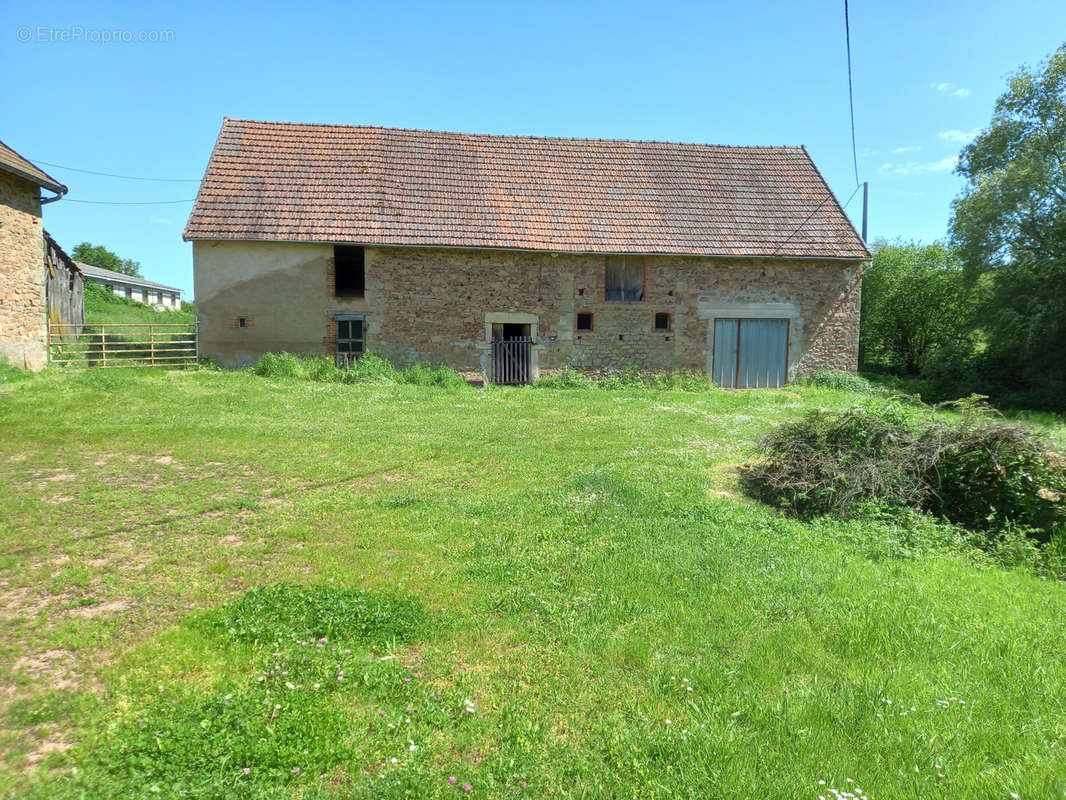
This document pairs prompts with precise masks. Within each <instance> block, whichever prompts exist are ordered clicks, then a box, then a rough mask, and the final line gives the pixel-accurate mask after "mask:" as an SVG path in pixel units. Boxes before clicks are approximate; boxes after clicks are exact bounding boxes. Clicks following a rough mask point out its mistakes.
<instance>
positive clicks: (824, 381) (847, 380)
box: [807, 369, 886, 394]
mask: <svg viewBox="0 0 1066 800" xmlns="http://www.w3.org/2000/svg"><path fill="white" fill-rule="evenodd" d="M807 384H808V385H809V386H819V387H821V388H824V389H839V390H841V391H845V392H852V393H853V394H885V393H886V392H885V390H884V389H883V388H882V387H880V386H877V385H876V384H873V383H871V382H870V381H868V380H867V379H866V378H864V377H862V376H861V375H852V374H851V373H850V372H838V371H837V370H831V369H820V370H818V371H816V372H814V373H813V374H812V375H811V376H810V377H809V378H808V379H807Z"/></svg>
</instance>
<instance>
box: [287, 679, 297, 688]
mask: <svg viewBox="0 0 1066 800" xmlns="http://www.w3.org/2000/svg"><path fill="white" fill-rule="evenodd" d="M285 688H286V689H295V688H296V684H295V683H293V682H292V681H285Z"/></svg>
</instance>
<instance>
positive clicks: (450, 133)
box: [223, 116, 805, 152]
mask: <svg viewBox="0 0 1066 800" xmlns="http://www.w3.org/2000/svg"><path fill="white" fill-rule="evenodd" d="M223 120H224V123H230V122H250V123H252V124H254V125H278V126H281V125H285V126H295V127H301V128H341V129H343V130H364V131H396V132H397V133H432V134H437V135H442V136H471V137H475V138H478V139H524V140H534V141H547V142H609V143H611V144H618V143H621V142H626V143H631V144H669V145H684V146H686V147H716V148H722V149H731V150H789V151H796V152H799V151H801V150H803V149H804V147H805V145H802V144H715V143H712V142H683V141H677V140H674V139H608V138H605V137H599V136H538V135H535V134H521V133H471V132H469V131H444V130H438V129H435V128H402V127H394V126H390V125H347V124H344V123H339V122H287V121H284V120H269V119H244V118H241V117H228V116H227V117H224V118H223Z"/></svg>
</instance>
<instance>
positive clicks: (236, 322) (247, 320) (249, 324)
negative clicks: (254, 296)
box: [229, 317, 255, 329]
mask: <svg viewBox="0 0 1066 800" xmlns="http://www.w3.org/2000/svg"><path fill="white" fill-rule="evenodd" d="M242 319H243V320H244V324H243V325H241V320H242ZM229 326H230V327H231V328H237V329H240V328H254V327H255V320H254V319H253V318H252V317H234V318H233V319H231V320H230V323H229Z"/></svg>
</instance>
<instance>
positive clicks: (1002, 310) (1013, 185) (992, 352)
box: [951, 45, 1066, 388]
mask: <svg viewBox="0 0 1066 800" xmlns="http://www.w3.org/2000/svg"><path fill="white" fill-rule="evenodd" d="M958 172H959V174H960V175H962V176H963V177H965V178H966V180H967V184H966V186H965V188H964V190H963V193H962V195H961V196H960V197H959V198H958V199H957V200H955V203H954V215H953V219H952V226H951V233H952V240H953V242H954V243H955V244H956V246H957V247H958V248H959V252H960V254H961V256H962V259H963V262H964V264H965V267H966V271H967V273H968V275H969V276H970V278H971V279H973V278H974V277H976V276H977V275H980V274H982V273H985V276H986V279H987V280H986V281H985V282H986V283H987V285H988V287H989V290H988V291H987V292H984V293H983V297H982V299H981V300H980V301H979V310H978V314H979V318H980V319H981V325H982V328H983V330H984V332H985V334H986V336H987V340H988V358H989V362H990V363H989V366H990V367H992V369H991V370H990V374H996V375H997V376H998V377H999V379H1000V380H1001V381H1003V382H1004V383H1006V384H1014V385H1016V386H1018V385H1020V386H1024V387H1027V388H1034V387H1039V386H1045V387H1047V386H1048V385H1049V383H1050V382H1054V381H1055V380H1058V381H1059V382H1060V383H1061V382H1062V381H1063V380H1064V376H1066V45H1063V46H1062V47H1060V48H1059V49H1058V50H1056V51H1055V52H1054V53H1052V54H1051V56H1050V57H1049V58H1048V59H1047V60H1045V61H1044V62H1042V63H1041V64H1040V65H1039V68H1038V69H1037V70H1035V71H1033V70H1030V69H1029V68H1027V67H1022V68H1021V69H1020V70H1019V71H1018V72H1017V73H1016V74H1015V75H1014V76H1013V77H1012V78H1011V79H1010V82H1009V84H1008V88H1007V91H1006V92H1005V93H1004V94H1003V95H1002V96H1001V97H1000V98H999V99H998V100H997V101H996V106H995V111H994V112H993V115H992V122H991V124H990V125H989V126H988V127H987V128H986V129H985V130H983V131H982V132H981V133H980V134H979V135H978V136H977V138H976V139H975V140H974V142H973V143H972V144H970V145H968V146H967V147H966V148H965V149H964V150H963V151H962V154H961V156H960V159H959V165H958ZM1056 376H1058V377H1057V378H1056Z"/></svg>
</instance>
